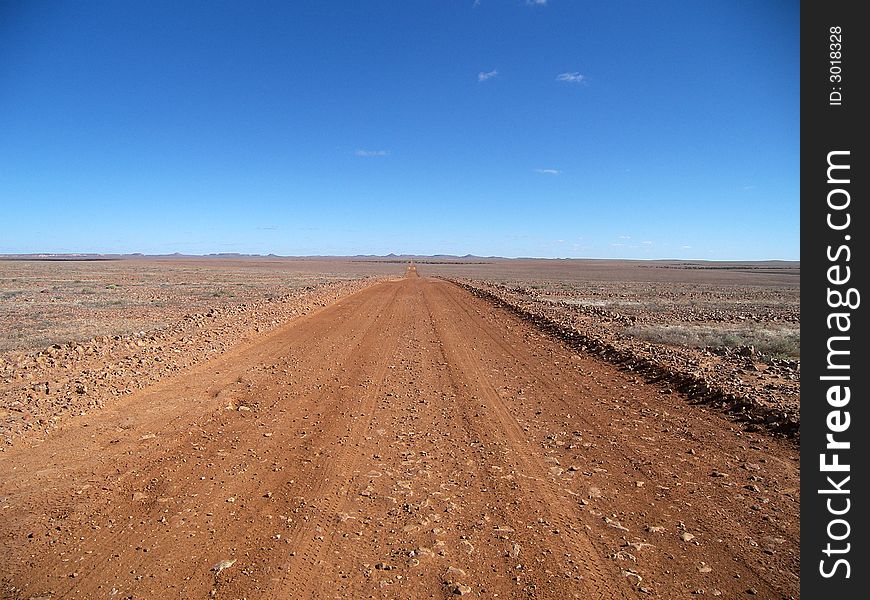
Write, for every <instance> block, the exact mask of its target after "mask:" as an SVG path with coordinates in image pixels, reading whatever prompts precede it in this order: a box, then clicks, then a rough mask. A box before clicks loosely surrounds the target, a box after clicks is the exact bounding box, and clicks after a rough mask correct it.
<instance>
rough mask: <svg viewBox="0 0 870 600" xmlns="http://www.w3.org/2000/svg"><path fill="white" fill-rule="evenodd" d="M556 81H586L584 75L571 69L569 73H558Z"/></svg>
mask: <svg viewBox="0 0 870 600" xmlns="http://www.w3.org/2000/svg"><path fill="white" fill-rule="evenodd" d="M556 81H564V82H566V83H583V82H584V81H586V76H585V75H581V74H580V73H578V72H577V71H572V72H570V73H559V74H558V75H556Z"/></svg>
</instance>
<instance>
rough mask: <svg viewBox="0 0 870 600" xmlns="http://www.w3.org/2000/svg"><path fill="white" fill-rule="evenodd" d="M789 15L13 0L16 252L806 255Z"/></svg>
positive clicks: (0, 248) (441, 0) (511, 2)
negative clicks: (802, 249) (801, 248)
mask: <svg viewBox="0 0 870 600" xmlns="http://www.w3.org/2000/svg"><path fill="white" fill-rule="evenodd" d="M799 110H800V104H799V5H798V2H797V1H794V2H782V1H774V0H771V1H762V2H759V1H753V0H743V1H737V0H720V1H716V0H710V1H700V2H699V1H697V0H686V1H680V2H671V1H661V2H649V1H613V2H609V1H608V2H597V1H595V2H593V1H580V0H573V1H572V0H546V1H543V0H479V2H475V1H474V0H461V1H460V0H457V1H451V0H428V1H424V0H419V1H407V0H404V1H398V0H397V1H386V0H384V1H377V0H372V1H365V2H363V1H356V0H354V1H350V0H348V1H344V2H342V1H332V2H330V1H325V0H293V1H284V2H257V1H252V2H247V1H246V2H241V1H239V2H213V1H201V2H192V1H186V0H173V1H171V2H159V1H154V0H149V1H141V2H140V1H126V0H125V1H121V2H119V1H111V2H100V1H91V0H88V1H85V2H73V1H48V2H43V1H38V0H33V1H31V0H26V1H25V0H22V1H20V2H10V1H5V0H0V253H26V252H144V253H171V252H176V251H178V252H183V253H195V254H201V253H210V252H247V253H264V254H265V253H269V252H274V253H276V254H292V255H302V254H361V253H372V254H386V253H389V252H395V253H417V254H436V253H451V254H466V253H473V254H479V255H502V256H542V257H566V256H567V257H613V258H701V259H798V258H799V185H798V184H799Z"/></svg>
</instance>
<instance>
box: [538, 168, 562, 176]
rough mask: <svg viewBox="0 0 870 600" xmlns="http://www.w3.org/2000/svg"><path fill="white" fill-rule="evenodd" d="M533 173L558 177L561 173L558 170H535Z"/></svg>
mask: <svg viewBox="0 0 870 600" xmlns="http://www.w3.org/2000/svg"><path fill="white" fill-rule="evenodd" d="M535 173H541V174H542V175H559V174H561V173H562V171H560V170H559V169H535Z"/></svg>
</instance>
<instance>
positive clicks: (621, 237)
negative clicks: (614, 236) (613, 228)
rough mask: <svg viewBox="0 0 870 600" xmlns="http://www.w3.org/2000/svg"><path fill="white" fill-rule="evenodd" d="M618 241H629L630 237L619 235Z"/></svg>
mask: <svg viewBox="0 0 870 600" xmlns="http://www.w3.org/2000/svg"><path fill="white" fill-rule="evenodd" d="M619 239H621V240H630V239H631V236H630V235H621V236H619Z"/></svg>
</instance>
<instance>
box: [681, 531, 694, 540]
mask: <svg viewBox="0 0 870 600" xmlns="http://www.w3.org/2000/svg"><path fill="white" fill-rule="evenodd" d="M680 537H681V538H683V541H684V542H691V541H692V540H694V539H695V536H694V535H692V534H691V533H689V532H688V531H684V532H683V535H681V536H680Z"/></svg>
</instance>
